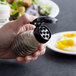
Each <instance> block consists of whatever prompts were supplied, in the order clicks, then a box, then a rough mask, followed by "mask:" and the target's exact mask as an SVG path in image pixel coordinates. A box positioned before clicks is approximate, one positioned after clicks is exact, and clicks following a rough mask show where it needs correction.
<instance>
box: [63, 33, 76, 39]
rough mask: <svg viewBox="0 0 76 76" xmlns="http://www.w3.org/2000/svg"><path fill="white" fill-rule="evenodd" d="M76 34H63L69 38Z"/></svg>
mask: <svg viewBox="0 0 76 76" xmlns="http://www.w3.org/2000/svg"><path fill="white" fill-rule="evenodd" d="M75 36H76V34H74V33H69V34H63V37H68V38H71V37H75Z"/></svg>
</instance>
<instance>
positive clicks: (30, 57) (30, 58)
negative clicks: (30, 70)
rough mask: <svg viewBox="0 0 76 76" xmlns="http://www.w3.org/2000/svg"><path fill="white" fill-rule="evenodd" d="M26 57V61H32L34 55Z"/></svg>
mask: <svg viewBox="0 0 76 76" xmlns="http://www.w3.org/2000/svg"><path fill="white" fill-rule="evenodd" d="M24 59H25V61H26V62H28V61H31V60H32V56H26V57H25V58H24Z"/></svg>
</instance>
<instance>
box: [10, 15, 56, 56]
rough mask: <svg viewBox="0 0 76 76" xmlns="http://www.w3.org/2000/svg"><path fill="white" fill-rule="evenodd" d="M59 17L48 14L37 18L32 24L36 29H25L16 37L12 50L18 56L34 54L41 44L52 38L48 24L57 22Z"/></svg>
mask: <svg viewBox="0 0 76 76" xmlns="http://www.w3.org/2000/svg"><path fill="white" fill-rule="evenodd" d="M56 21H57V19H55V18H50V17H47V16H43V17H39V18H37V19H35V20H34V21H33V22H31V24H33V25H35V26H36V28H35V29H34V30H28V31H25V32H23V33H21V34H19V35H18V36H16V38H15V39H14V41H13V43H12V45H11V50H12V52H13V53H14V54H15V55H16V56H21V57H24V56H27V55H32V54H33V53H34V52H36V50H37V49H38V45H39V44H44V43H46V42H48V41H49V40H50V38H51V30H50V28H49V26H48V25H50V24H54V23H56Z"/></svg>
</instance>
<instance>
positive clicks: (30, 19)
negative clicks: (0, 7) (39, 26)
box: [24, 14, 37, 23]
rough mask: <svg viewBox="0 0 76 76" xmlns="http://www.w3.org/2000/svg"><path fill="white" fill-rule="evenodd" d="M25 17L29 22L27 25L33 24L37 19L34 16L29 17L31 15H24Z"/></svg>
mask: <svg viewBox="0 0 76 76" xmlns="http://www.w3.org/2000/svg"><path fill="white" fill-rule="evenodd" d="M24 17H25V18H26V19H27V20H28V21H27V23H30V22H32V21H33V20H34V19H36V18H37V17H36V16H32V15H29V14H24Z"/></svg>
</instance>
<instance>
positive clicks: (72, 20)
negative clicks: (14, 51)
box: [0, 0, 76, 76]
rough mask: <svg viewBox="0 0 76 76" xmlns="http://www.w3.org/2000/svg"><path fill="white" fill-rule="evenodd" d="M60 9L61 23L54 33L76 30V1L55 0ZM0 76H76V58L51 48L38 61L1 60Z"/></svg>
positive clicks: (53, 29) (59, 17) (57, 25)
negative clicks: (21, 62)
mask: <svg viewBox="0 0 76 76" xmlns="http://www.w3.org/2000/svg"><path fill="white" fill-rule="evenodd" d="M53 1H55V2H56V3H57V4H58V5H59V7H60V14H59V15H58V17H57V18H58V20H59V22H58V23H57V24H56V25H54V26H53V27H51V28H52V33H56V32H62V31H72V30H73V31H75V30H76V0H53ZM0 76H76V56H69V55H63V54H58V53H56V52H53V51H52V50H50V49H49V48H47V50H46V54H45V55H43V56H40V57H39V58H38V59H37V60H36V61H33V62H30V63H27V64H20V63H17V62H16V61H15V60H0Z"/></svg>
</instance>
